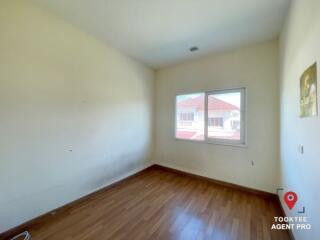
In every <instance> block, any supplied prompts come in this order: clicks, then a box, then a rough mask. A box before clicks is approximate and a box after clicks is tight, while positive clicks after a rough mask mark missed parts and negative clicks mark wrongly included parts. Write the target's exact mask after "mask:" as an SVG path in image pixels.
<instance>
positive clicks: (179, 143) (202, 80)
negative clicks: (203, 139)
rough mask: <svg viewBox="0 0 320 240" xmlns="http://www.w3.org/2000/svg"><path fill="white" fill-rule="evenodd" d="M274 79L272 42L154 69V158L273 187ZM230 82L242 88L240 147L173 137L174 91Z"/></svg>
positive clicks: (212, 87)
mask: <svg viewBox="0 0 320 240" xmlns="http://www.w3.org/2000/svg"><path fill="white" fill-rule="evenodd" d="M278 83H279V73H278V41H270V42H266V43H263V44H258V45H254V46H251V47H247V48H242V49H240V50H236V51H232V52H228V53H225V54H220V55H216V56H209V57H206V58H201V59H199V60H195V61H191V62H186V63H183V64H179V65H176V66H173V67H169V68H164V69H161V70H159V71H157V72H156V100H157V101H156V117H155V119H156V141H155V159H156V161H157V162H158V163H160V164H162V165H165V166H170V167H174V168H177V169H180V170H184V171H188V172H193V173H197V174H199V175H203V176H207V177H211V178H214V179H219V180H223V181H227V182H231V183H235V184H239V185H243V186H247V187H251V188H255V189H261V190H265V191H268V192H275V191H276V187H277V181H278V155H279V149H278V148H279V147H278V145H279V142H278V138H279V133H278V132H279V129H278V119H279V114H278V101H279V99H278ZM234 87H247V102H248V103H247V138H248V140H247V143H248V146H247V147H246V148H241V147H232V146H222V145H214V144H205V143H197V142H190V141H183V140H175V138H174V107H175V95H176V94H181V93H192V92H199V91H210V90H215V89H228V88H234ZM251 161H254V166H252V165H251Z"/></svg>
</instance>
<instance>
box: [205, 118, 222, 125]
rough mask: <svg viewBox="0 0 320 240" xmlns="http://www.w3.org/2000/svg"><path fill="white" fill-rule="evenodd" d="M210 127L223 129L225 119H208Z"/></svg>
mask: <svg viewBox="0 0 320 240" xmlns="http://www.w3.org/2000/svg"><path fill="white" fill-rule="evenodd" d="M208 127H223V118H222V117H208Z"/></svg>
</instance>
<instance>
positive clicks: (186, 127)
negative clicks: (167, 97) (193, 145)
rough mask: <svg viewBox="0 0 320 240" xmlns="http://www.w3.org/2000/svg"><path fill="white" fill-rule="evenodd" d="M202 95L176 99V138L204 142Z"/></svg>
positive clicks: (184, 96) (181, 96)
mask: <svg viewBox="0 0 320 240" xmlns="http://www.w3.org/2000/svg"><path fill="white" fill-rule="evenodd" d="M204 98H205V94H204V93H195V94H188V95H179V96H177V97H176V138H178V139H187V140H198V141H199V140H204Z"/></svg>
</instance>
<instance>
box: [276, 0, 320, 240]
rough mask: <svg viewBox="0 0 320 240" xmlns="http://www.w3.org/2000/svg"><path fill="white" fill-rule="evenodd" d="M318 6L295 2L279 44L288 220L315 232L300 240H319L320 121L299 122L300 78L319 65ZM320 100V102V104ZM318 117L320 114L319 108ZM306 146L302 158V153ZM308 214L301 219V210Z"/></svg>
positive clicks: (298, 234)
mask: <svg viewBox="0 0 320 240" xmlns="http://www.w3.org/2000/svg"><path fill="white" fill-rule="evenodd" d="M319 12H320V1H319V0H308V1H302V0H296V1H293V2H292V6H291V10H290V14H289V17H288V19H287V22H286V25H285V27H284V30H283V32H282V34H281V41H280V43H281V44H280V59H281V61H280V63H281V161H280V162H281V168H280V169H281V174H280V177H281V186H282V187H283V188H284V190H285V191H288V190H291V191H295V192H297V194H298V197H299V200H298V202H297V205H296V207H295V208H294V209H293V210H291V211H290V210H288V209H287V207H286V206H285V205H284V209H285V210H286V213H287V215H289V216H306V217H307V218H308V222H309V223H311V224H312V230H307V231H303V230H302V231H294V235H295V238H296V239H297V240H305V239H308V240H317V239H320V218H319V216H320V205H319V202H320V191H319V183H320V174H319V170H320V151H319V146H320V145H319V144H320V117H319V116H317V117H312V118H299V113H300V108H299V106H300V105H299V98H300V87H299V84H300V77H301V75H302V73H303V71H304V70H305V69H306V68H307V67H309V66H310V65H312V64H313V63H314V62H315V61H317V63H318V98H319V99H320V88H319V76H320V74H319V66H320V45H319V43H320V15H319ZM318 101H319V100H318ZM319 113H320V109H319ZM299 145H303V146H304V154H303V155H301V154H300V153H299V151H298V148H299ZM303 206H304V207H305V208H306V213H305V214H297V211H298V210H301V209H302V207H303Z"/></svg>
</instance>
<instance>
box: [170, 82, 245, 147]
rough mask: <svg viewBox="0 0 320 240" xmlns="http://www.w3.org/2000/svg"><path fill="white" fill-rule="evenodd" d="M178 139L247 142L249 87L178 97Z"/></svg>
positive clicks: (222, 142)
mask: <svg viewBox="0 0 320 240" xmlns="http://www.w3.org/2000/svg"><path fill="white" fill-rule="evenodd" d="M176 138H178V139H186V140H198V141H205V142H211V143H219V144H235V145H244V144H245V89H244V88H238V89H230V90H218V91H212V92H205V93H196V94H188V95H178V96H177V97H176Z"/></svg>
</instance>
